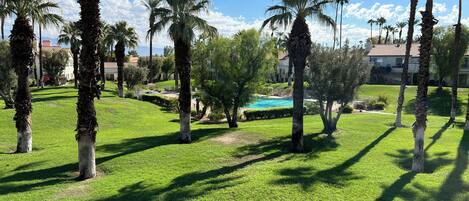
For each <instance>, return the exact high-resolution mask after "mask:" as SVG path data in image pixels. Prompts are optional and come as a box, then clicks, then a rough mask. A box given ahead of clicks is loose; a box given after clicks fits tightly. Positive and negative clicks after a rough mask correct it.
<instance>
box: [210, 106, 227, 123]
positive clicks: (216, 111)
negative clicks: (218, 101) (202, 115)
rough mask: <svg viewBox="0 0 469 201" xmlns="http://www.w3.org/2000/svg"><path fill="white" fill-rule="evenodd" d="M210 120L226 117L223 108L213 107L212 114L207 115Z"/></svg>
mask: <svg viewBox="0 0 469 201" xmlns="http://www.w3.org/2000/svg"><path fill="white" fill-rule="evenodd" d="M207 117H208V119H209V120H210V121H214V122H217V121H221V120H222V119H224V118H226V116H225V114H224V113H223V109H222V108H220V107H212V108H211V111H210V114H209V115H208V116H207Z"/></svg>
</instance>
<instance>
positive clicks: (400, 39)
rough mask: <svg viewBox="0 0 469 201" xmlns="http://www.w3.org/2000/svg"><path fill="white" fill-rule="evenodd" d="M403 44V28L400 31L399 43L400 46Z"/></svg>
mask: <svg viewBox="0 0 469 201" xmlns="http://www.w3.org/2000/svg"><path fill="white" fill-rule="evenodd" d="M401 42H402V28H401V30H400V31H399V41H398V42H397V44H398V46H399V45H401Z"/></svg>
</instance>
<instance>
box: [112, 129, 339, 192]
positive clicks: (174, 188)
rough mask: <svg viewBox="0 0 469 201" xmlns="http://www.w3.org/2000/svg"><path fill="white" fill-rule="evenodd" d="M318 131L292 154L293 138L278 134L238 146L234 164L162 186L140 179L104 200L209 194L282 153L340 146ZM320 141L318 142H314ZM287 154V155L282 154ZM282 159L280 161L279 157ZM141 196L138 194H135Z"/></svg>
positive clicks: (187, 175)
mask: <svg viewBox="0 0 469 201" xmlns="http://www.w3.org/2000/svg"><path fill="white" fill-rule="evenodd" d="M318 136H319V134H311V135H306V136H305V147H310V149H308V151H307V152H306V153H304V154H291V153H290V151H289V147H290V138H289V137H279V138H274V139H272V140H267V141H262V142H260V143H258V144H251V145H245V146H242V147H239V148H238V149H236V151H235V153H234V154H233V158H232V160H231V161H232V162H234V163H236V164H234V165H227V166H223V167H220V168H215V169H212V170H208V171H196V172H191V173H187V174H184V175H181V176H179V177H176V178H175V179H173V181H172V182H171V183H170V184H169V185H168V186H166V187H163V188H152V187H150V186H149V185H144V184H143V183H142V182H138V183H136V184H133V185H131V186H128V187H125V188H122V189H121V190H119V192H120V193H119V194H118V195H116V196H113V197H109V198H106V199H103V200H132V199H134V198H140V199H142V196H143V200H151V199H155V198H156V196H159V197H158V200H187V199H189V198H196V197H199V196H202V195H206V194H208V193H209V192H210V191H214V190H219V189H224V188H228V187H232V186H235V185H239V184H241V183H242V181H240V179H241V178H242V175H232V173H235V172H237V171H239V170H241V169H243V168H246V167H249V166H250V165H254V164H257V163H261V162H266V161H272V160H276V159H278V158H281V157H283V156H286V157H288V156H290V157H295V156H299V155H301V156H307V157H309V156H311V155H313V154H314V153H313V152H316V153H317V152H319V151H326V150H335V148H336V147H337V146H338V145H337V144H336V143H335V142H333V141H330V140H325V139H321V138H319V137H318ZM315 145H317V146H315ZM283 158H285V157H283ZM280 162H281V161H280ZM137 194H138V195H140V196H138V197H137V196H136V195H137Z"/></svg>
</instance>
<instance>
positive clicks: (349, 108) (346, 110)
mask: <svg viewBox="0 0 469 201" xmlns="http://www.w3.org/2000/svg"><path fill="white" fill-rule="evenodd" d="M352 112H353V108H352V107H351V106H350V105H345V108H344V109H343V110H342V113H344V114H351V113H352Z"/></svg>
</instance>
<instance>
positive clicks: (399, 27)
mask: <svg viewBox="0 0 469 201" xmlns="http://www.w3.org/2000/svg"><path fill="white" fill-rule="evenodd" d="M414 17H415V16H414ZM406 26H407V22H398V23H396V28H397V29H399V41H398V42H397V44H398V45H400V44H401V41H402V29H404V27H406Z"/></svg>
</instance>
